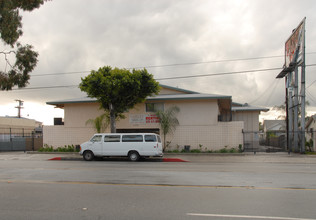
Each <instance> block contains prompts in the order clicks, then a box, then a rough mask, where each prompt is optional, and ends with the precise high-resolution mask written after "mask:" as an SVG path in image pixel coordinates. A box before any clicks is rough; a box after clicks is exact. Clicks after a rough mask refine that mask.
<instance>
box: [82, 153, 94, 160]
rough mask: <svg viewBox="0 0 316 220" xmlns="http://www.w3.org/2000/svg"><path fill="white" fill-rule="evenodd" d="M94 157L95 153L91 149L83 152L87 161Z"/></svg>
mask: <svg viewBox="0 0 316 220" xmlns="http://www.w3.org/2000/svg"><path fill="white" fill-rule="evenodd" d="M93 158H94V154H93V153H92V152H91V151H85V152H84V153H83V159H84V160H86V161H91V160H93Z"/></svg>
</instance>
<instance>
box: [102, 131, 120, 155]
mask: <svg viewBox="0 0 316 220" xmlns="http://www.w3.org/2000/svg"><path fill="white" fill-rule="evenodd" d="M120 147H121V135H119V134H106V135H104V142H103V149H102V152H103V155H104V156H120V155H119V153H118V151H119V149H120Z"/></svg>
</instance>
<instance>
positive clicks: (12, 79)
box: [0, 0, 47, 90]
mask: <svg viewBox="0 0 316 220" xmlns="http://www.w3.org/2000/svg"><path fill="white" fill-rule="evenodd" d="M44 1H47V0H0V38H1V39H2V41H3V43H4V45H5V46H9V47H10V48H11V49H10V50H9V51H6V50H4V51H0V54H2V55H3V56H4V59H5V63H6V65H5V68H4V70H3V71H2V70H0V88H1V90H11V89H12V87H13V86H16V85H17V86H18V87H19V88H22V87H25V86H26V85H27V83H28V80H29V79H30V76H29V73H30V72H32V71H33V69H34V68H35V66H36V64H37V62H38V59H37V58H38V53H37V52H35V51H34V50H33V46H32V45H28V44H26V45H22V44H20V43H19V42H18V39H19V38H20V36H22V34H23V31H22V16H20V10H23V11H32V10H33V9H35V8H39V7H40V6H41V5H42V4H44ZM13 54H14V55H15V57H14V58H15V62H14V64H13V65H12V64H11V61H12V55H13Z"/></svg>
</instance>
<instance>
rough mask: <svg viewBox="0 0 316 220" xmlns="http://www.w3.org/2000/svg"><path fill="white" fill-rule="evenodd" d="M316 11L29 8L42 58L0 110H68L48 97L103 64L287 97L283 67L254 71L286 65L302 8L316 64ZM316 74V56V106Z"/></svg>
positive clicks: (286, 3)
mask: <svg viewBox="0 0 316 220" xmlns="http://www.w3.org/2000/svg"><path fill="white" fill-rule="evenodd" d="M315 11H316V1H314V0H300V1H297V0H295V1H294V0H278V1H275V0H195V1H194V0H159V1H152V0H89V1H86V0H53V1H49V2H46V3H45V4H44V5H43V6H41V7H40V8H39V9H37V10H34V11H32V12H25V13H22V15H23V31H24V35H23V36H22V37H21V38H20V41H21V42H22V43H28V44H31V45H33V46H34V47H35V50H37V51H38V52H39V63H38V65H37V67H36V69H35V70H34V71H33V73H32V74H31V80H30V84H29V85H28V87H27V88H26V89H21V90H13V91H9V92H6V91H2V92H0V101H1V106H0V116H5V115H10V116H15V115H17V110H16V109H15V108H14V107H15V106H16V105H17V103H16V102H15V100H16V99H21V100H23V101H24V109H23V110H22V116H24V117H28V118H33V119H37V120H39V121H43V122H44V123H45V124H52V123H53V118H54V117H58V116H62V115H63V112H62V111H61V110H56V109H54V108H53V107H52V106H47V105H46V102H48V101H56V100H63V99H69V98H78V97H82V96H85V94H84V93H81V92H80V90H79V89H78V84H79V83H80V82H81V77H84V76H86V75H88V74H89V72H90V71H91V70H96V69H98V68H99V67H101V66H105V65H110V66H112V67H119V68H133V67H134V68H138V67H146V68H147V69H148V71H149V72H150V73H152V74H153V75H154V78H155V79H157V80H158V81H159V82H160V83H161V84H165V85H169V86H174V87H179V88H183V89H188V90H193V91H197V92H201V93H210V94H221V95H231V96H232V97H233V101H234V102H240V103H246V102H247V103H249V104H252V105H257V106H265V107H271V106H275V105H281V104H283V103H284V101H285V88H284V84H285V83H284V79H276V78H275V77H276V75H277V74H278V73H279V72H280V70H281V69H280V70H271V71H260V72H255V71H254V72H249V71H250V70H262V69H271V68H281V67H282V66H283V64H284V44H285V41H286V40H287V38H288V37H289V36H290V34H291V32H292V30H293V29H294V28H296V27H297V25H298V24H299V23H300V22H301V21H302V19H303V18H304V17H306V64H307V65H312V64H316V41H315V39H316V29H315V26H316V13H315ZM1 47H2V46H1ZM2 59H3V58H2ZM0 68H2V69H3V68H4V62H3V61H2V62H0ZM243 71H245V73H238V74H231V75H217V76H207V77H205V76H204V77H194V78H192V77H188V78H183V79H167V80H166V79H165V78H170V77H180V76H195V75H205V74H209V75H211V74H218V73H230V72H243ZM314 80H316V66H308V67H306V87H307V100H309V102H310V106H308V111H309V112H312V111H314V110H315V111H316V83H313V82H314ZM312 83H313V84H312ZM63 86H64V87H63ZM38 87H40V88H39V89H35V88H38Z"/></svg>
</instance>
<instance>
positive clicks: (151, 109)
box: [146, 103, 164, 112]
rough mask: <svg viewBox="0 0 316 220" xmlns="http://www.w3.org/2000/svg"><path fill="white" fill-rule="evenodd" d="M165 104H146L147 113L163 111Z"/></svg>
mask: <svg viewBox="0 0 316 220" xmlns="http://www.w3.org/2000/svg"><path fill="white" fill-rule="evenodd" d="M163 110H164V104H163V103H146V112H156V111H163Z"/></svg>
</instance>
